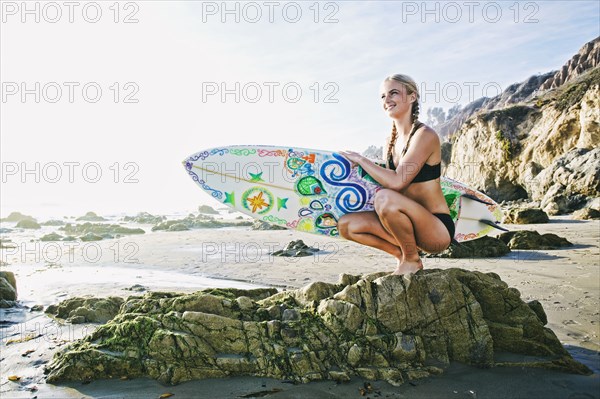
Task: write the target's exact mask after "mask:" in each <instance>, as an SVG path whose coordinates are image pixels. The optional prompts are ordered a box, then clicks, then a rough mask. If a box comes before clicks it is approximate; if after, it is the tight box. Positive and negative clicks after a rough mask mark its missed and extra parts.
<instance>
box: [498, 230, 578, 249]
mask: <svg viewBox="0 0 600 399" xmlns="http://www.w3.org/2000/svg"><path fill="white" fill-rule="evenodd" d="M498 239H499V240H501V241H502V242H504V243H505V244H506V245H507V246H508V247H509V248H510V249H558V248H561V247H570V246H572V245H573V244H572V243H571V242H569V241H568V240H567V239H566V238H564V237H560V236H557V235H556V234H553V233H546V234H540V233H538V232H537V231H530V230H520V231H509V232H506V233H502V234H500V235H499V236H498Z"/></svg>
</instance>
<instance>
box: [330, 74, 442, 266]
mask: <svg viewBox="0 0 600 399" xmlns="http://www.w3.org/2000/svg"><path fill="white" fill-rule="evenodd" d="M418 101H419V92H418V88H417V85H416V84H415V82H414V81H413V80H412V79H411V78H410V77H408V76H406V75H392V76H390V77H388V78H386V79H385V80H384V81H383V84H382V86H381V102H382V105H383V109H384V110H385V111H386V113H387V115H388V116H389V117H390V118H392V120H393V126H392V134H391V136H390V137H389V138H388V141H387V142H386V145H385V147H384V148H386V149H387V152H386V154H384V159H385V160H387V166H388V168H389V169H387V168H383V167H381V166H379V165H377V164H375V163H373V162H371V161H370V160H368V159H367V158H365V157H363V156H362V155H360V154H358V153H356V152H352V151H343V152H341V153H340V154H341V155H343V156H344V157H346V158H347V159H348V160H350V161H351V162H353V163H355V164H358V165H360V166H361V167H362V168H363V169H364V170H365V171H366V172H367V173H368V174H369V175H371V177H373V178H374V179H375V180H376V181H378V182H379V183H380V184H381V185H382V186H383V188H382V189H381V190H380V191H379V192H377V194H376V195H375V198H374V204H373V205H374V208H375V211H374V212H373V211H370V212H356V213H349V214H346V215H344V216H342V217H341V218H340V220H339V221H338V229H339V232H340V234H341V235H342V236H343V237H344V238H346V239H348V240H352V241H356V242H358V243H361V244H364V245H368V246H371V247H374V248H377V249H381V250H383V251H385V252H387V253H389V254H390V255H392V256H394V257H395V258H396V259H397V260H398V265H397V267H396V270H395V271H394V273H393V274H406V273H414V272H416V271H418V270H420V269H422V268H423V263H422V262H421V259H420V257H419V253H418V250H419V249H421V250H423V251H426V252H430V253H438V252H441V251H443V250H445V249H446V248H448V246H449V245H450V242H451V240H452V238H453V236H454V223H453V222H452V218H450V211H449V209H448V205H447V204H446V200H445V199H444V195H443V193H442V188H441V186H440V171H441V168H440V166H441V148H440V139H439V137H438V135H437V133H436V132H435V131H434V130H432V129H431V128H429V127H428V126H425V125H423V124H422V123H421V122H419V121H418V117H419V103H418Z"/></svg>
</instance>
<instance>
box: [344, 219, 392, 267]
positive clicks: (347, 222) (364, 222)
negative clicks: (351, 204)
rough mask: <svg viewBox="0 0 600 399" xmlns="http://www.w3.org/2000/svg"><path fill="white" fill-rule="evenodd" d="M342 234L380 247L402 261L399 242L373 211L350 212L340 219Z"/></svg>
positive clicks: (371, 245) (350, 238) (359, 241)
mask: <svg viewBox="0 0 600 399" xmlns="http://www.w3.org/2000/svg"><path fill="white" fill-rule="evenodd" d="M338 230H339V232H340V235H341V236H342V237H344V238H346V239H347V240H351V241H354V242H357V243H359V244H363V245H368V246H370V247H373V248H377V249H380V250H382V251H385V252H387V253H388V254H390V255H392V256H393V257H395V258H396V259H398V261H399V262H400V261H402V251H401V250H400V247H399V246H398V243H397V242H396V240H395V239H394V237H392V235H391V234H390V233H388V232H387V230H385V229H384V228H383V226H382V225H381V222H380V221H379V217H378V216H377V214H376V213H375V212H373V211H367V212H355V213H348V214H346V215H344V216H342V217H341V218H340V219H339V220H338Z"/></svg>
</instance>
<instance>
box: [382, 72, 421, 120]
mask: <svg viewBox="0 0 600 399" xmlns="http://www.w3.org/2000/svg"><path fill="white" fill-rule="evenodd" d="M380 92H381V103H382V105H383V109H384V110H385V112H387V114H388V116H389V117H390V118H400V117H401V116H402V115H405V114H406V113H407V112H408V113H410V111H411V109H412V103H413V102H414V101H415V99H416V95H415V93H411V94H409V95H407V94H406V87H404V85H403V84H402V83H400V82H397V81H395V80H386V81H384V82H383V83H382V85H381V89H380Z"/></svg>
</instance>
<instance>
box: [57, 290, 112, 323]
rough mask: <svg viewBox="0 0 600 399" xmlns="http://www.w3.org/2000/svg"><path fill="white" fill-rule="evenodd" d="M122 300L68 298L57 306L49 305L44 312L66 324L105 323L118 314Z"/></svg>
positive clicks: (109, 298) (110, 298)
mask: <svg viewBox="0 0 600 399" xmlns="http://www.w3.org/2000/svg"><path fill="white" fill-rule="evenodd" d="M122 304H123V298H119V297H114V296H111V297H108V298H91V297H90V298H80V297H76V298H69V299H67V300H65V301H62V302H61V303H59V304H58V305H50V306H48V307H47V308H46V310H45V312H46V313H47V314H51V315H53V316H55V317H57V318H60V319H65V321H67V322H68V323H72V324H81V323H106V322H107V321H109V320H110V319H112V318H113V317H115V315H116V314H117V313H118V312H119V308H120V307H121V305H122Z"/></svg>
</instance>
